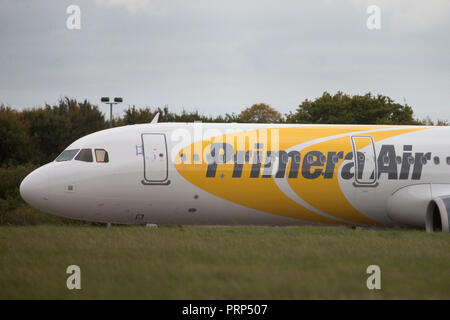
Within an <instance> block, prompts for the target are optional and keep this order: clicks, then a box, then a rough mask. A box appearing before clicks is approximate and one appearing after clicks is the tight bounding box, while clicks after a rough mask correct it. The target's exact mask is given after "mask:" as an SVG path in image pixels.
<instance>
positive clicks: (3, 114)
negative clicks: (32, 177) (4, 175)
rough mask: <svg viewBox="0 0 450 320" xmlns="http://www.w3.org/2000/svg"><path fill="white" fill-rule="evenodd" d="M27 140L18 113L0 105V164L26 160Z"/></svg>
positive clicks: (27, 153)
mask: <svg viewBox="0 0 450 320" xmlns="http://www.w3.org/2000/svg"><path fill="white" fill-rule="evenodd" d="M29 142H30V141H29V137H28V130H27V128H26V126H25V124H24V123H23V122H22V121H21V119H20V113H19V112H17V111H16V110H13V109H11V108H9V107H5V106H4V105H0V166H1V167H5V166H10V165H16V164H19V163H25V162H28V156H29Z"/></svg>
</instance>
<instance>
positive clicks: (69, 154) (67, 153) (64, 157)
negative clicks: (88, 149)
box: [55, 149, 80, 162]
mask: <svg viewBox="0 0 450 320" xmlns="http://www.w3.org/2000/svg"><path fill="white" fill-rule="evenodd" d="M78 151H80V149H70V150H64V151H63V152H62V153H61V154H60V155H59V156H58V157H57V158H56V159H55V161H57V162H60V161H70V160H72V159H73V157H75V155H76V154H77V153H78Z"/></svg>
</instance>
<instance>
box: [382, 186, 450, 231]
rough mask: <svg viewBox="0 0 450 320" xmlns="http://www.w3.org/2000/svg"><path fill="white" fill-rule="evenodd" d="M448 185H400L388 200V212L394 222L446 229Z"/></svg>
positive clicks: (418, 226)
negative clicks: (401, 186)
mask: <svg viewBox="0 0 450 320" xmlns="http://www.w3.org/2000/svg"><path fill="white" fill-rule="evenodd" d="M449 214H450V185H448V184H436V185H432V184H417V185H411V186H407V187H403V188H400V189H399V190H397V191H395V192H394V193H393V194H392V196H391V197H390V198H389V200H388V216H389V218H390V219H391V220H392V221H394V222H395V223H396V224H399V225H403V226H409V227H417V228H425V229H426V231H429V232H432V231H442V232H449V231H450V230H449V220H450V216H449Z"/></svg>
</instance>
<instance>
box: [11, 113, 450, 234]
mask: <svg viewBox="0 0 450 320" xmlns="http://www.w3.org/2000/svg"><path fill="white" fill-rule="evenodd" d="M449 134H450V128H448V127H437V126H393V125H392V126H391V125H316V124H242V123H198V122H194V123H158V122H157V118H156V119H154V121H152V122H151V123H147V124H137V125H128V126H122V127H116V128H111V129H106V130H102V131H98V132H95V133H92V134H89V135H87V136H84V137H82V138H80V139H78V140H76V141H75V142H73V143H72V144H71V145H69V146H68V147H67V148H66V149H65V150H64V151H63V152H62V153H61V154H60V155H59V156H58V157H57V158H56V159H55V160H54V161H52V162H50V163H48V164H46V165H44V166H42V167H40V168H38V169H36V170H34V171H33V172H31V173H30V174H29V175H28V176H26V177H25V179H24V180H23V181H22V183H21V185H20V194H21V196H22V198H23V199H24V200H25V201H26V202H27V203H28V204H30V205H31V206H33V207H35V208H37V209H39V210H41V211H44V212H48V213H50V214H54V215H58V216H62V217H67V218H72V219H78V220H86V221H93V222H105V223H116V224H138V225H146V224H155V225H170V224H176V225H269V226H296V225H344V226H351V227H356V226H361V227H368V228H392V227H393V228H412V229H425V230H426V231H428V232H433V231H441V232H449V219H450V140H448V139H447V137H448V136H449Z"/></svg>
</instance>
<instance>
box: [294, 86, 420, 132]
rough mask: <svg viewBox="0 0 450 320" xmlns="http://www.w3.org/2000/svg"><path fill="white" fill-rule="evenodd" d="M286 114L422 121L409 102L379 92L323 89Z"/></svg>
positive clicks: (304, 118) (347, 120)
mask: <svg viewBox="0 0 450 320" xmlns="http://www.w3.org/2000/svg"><path fill="white" fill-rule="evenodd" d="M286 118H287V119H286V120H287V122H290V123H330V124H331V123H335V124H390V125H393V124H405V125H406V124H408V125H418V124H421V123H420V121H418V120H416V119H414V117H413V110H412V108H411V107H410V106H408V105H407V104H405V105H401V104H399V103H395V102H394V101H393V100H392V99H391V98H389V97H386V96H383V95H380V94H379V95H376V96H374V95H372V94H371V93H367V94H365V95H362V96H360V95H354V96H350V95H347V94H344V93H342V92H340V91H339V92H337V93H336V94H335V95H331V94H329V93H328V92H324V93H323V94H322V96H321V97H319V98H317V99H316V100H314V101H310V100H308V99H306V100H305V101H303V102H302V104H301V105H300V106H299V107H298V109H297V111H296V112H295V113H290V114H288V115H287V116H286Z"/></svg>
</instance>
